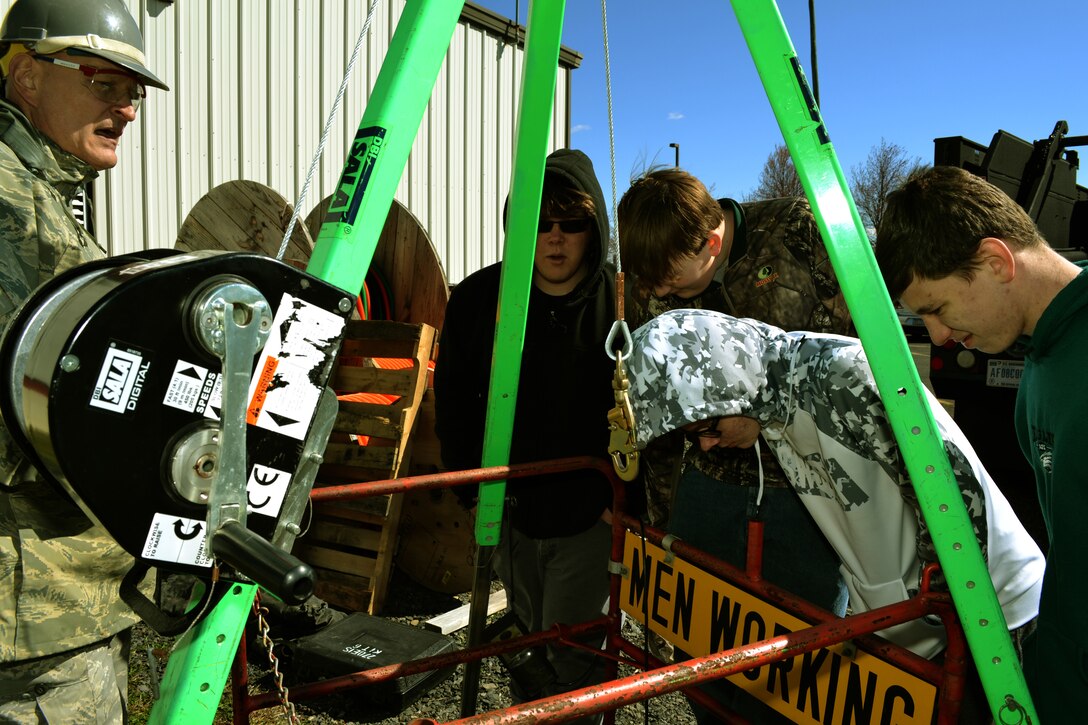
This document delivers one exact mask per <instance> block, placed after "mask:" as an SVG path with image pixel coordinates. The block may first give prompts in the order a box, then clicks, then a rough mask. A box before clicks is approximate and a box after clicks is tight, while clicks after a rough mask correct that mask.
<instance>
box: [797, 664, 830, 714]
mask: <svg viewBox="0 0 1088 725" xmlns="http://www.w3.org/2000/svg"><path fill="white" fill-rule="evenodd" d="M829 654H831V653H830V652H828V651H827V650H826V649H818V650H816V651H815V652H805V656H804V657H802V658H801V672H800V674H799V675H798V678H797V711H798V712H805V708H808V714H809V715H810V716H811V717H812V719H813V720H819V719H820V687H819V684H820V683H819V682H817V681H816V678H817V677H819V676H820V668H821V667H823V666H824V660H826V659H827V656H828V655H829ZM810 698H811V705H810V704H809V699H810Z"/></svg>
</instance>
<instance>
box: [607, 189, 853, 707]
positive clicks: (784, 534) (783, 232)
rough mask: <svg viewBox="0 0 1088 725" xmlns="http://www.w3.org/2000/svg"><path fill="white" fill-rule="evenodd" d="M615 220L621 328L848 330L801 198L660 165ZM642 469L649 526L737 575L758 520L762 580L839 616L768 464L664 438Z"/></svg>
mask: <svg viewBox="0 0 1088 725" xmlns="http://www.w3.org/2000/svg"><path fill="white" fill-rule="evenodd" d="M617 222H618V227H619V243H620V255H621V256H620V258H621V260H622V262H623V269H624V271H625V272H626V273H627V274H628V276H629V278H630V279H631V281H632V283H631V284H629V285H628V290H630V291H631V294H630V295H629V299H628V300H627V305H626V308H627V319H628V320H629V321H630V322H631V324H632V325H634V326H638V325H641V324H643V323H645V322H647V321H648V320H650V319H652V318H653V317H655V316H657V315H660V314H662V313H663V312H666V311H668V310H672V309H677V308H694V309H708V310H717V311H719V312H726V313H729V314H732V315H736V316H738V317H753V318H757V319H760V320H763V321H765V322H769V323H771V324H773V325H776V326H778V327H782V328H784V329H787V330H814V331H817V332H830V333H838V334H851V333H852V326H851V324H850V314H849V311H848V310H847V308H846V303H845V301H844V300H843V298H842V293H841V291H840V289H839V285H838V281H837V280H836V278H835V273H834V270H833V269H832V267H831V262H830V260H829V259H828V256H827V251H826V249H825V248H824V245H823V241H822V240H821V238H820V234H819V230H818V229H817V228H816V220H815V218H814V217H813V215H812V210H811V209H810V208H809V205H808V201H807V200H806V199H804V198H803V197H797V198H783V199H771V200H766V201H755V202H745V203H743V204H741V203H738V202H736V201H734V200H732V199H720V200H716V199H714V197H712V196H711V195H710V193H709V192H708V191H707V189H706V187H705V186H704V185H703V184H702V183H701V182H700V181H699V180H698V179H696V178H695V177H694V176H692V175H691V174H689V173H687V172H685V171H683V170H681V169H677V168H662V169H657V170H651V171H650V172H648V173H646V174H645V175H643V176H642V177H641V178H639V179H636V180H635V181H634V182H633V183H632V185H631V187H630V188H629V189H628V190H627V192H626V193H625V194H624V195H623V199H622V200H621V201H620V204H619V207H618V209H617ZM760 463H762V469H763V472H764V477H763V483H762V485H761V486H760V485H757V484H758V483H759V475H758V471H759V469H760ZM642 471H643V480H644V483H645V486H646V497H647V511H648V513H649V516H650V522H651V523H652V524H654V525H656V526H662V527H665V526H667V528H668V530H669V532H670V533H672V534H674V535H676V536H678V537H680V538H682V539H684V540H685V541H686V542H687V543H689V544H693V545H694V546H698V547H699V548H701V549H703V550H705V551H707V552H708V553H710V554H713V555H714V556H716V557H718V558H719V559H722V560H724V561H727V562H729V563H731V564H733V565H735V566H739V567H741V568H743V566H744V562H745V552H746V547H747V521H748V520H749V519H753V518H758V519H760V520H762V521H763V522H764V535H763V576H764V578H765V579H767V580H768V581H770V582H772V583H774V584H776V585H777V586H780V587H782V588H783V589H786V590H788V591H791V592H793V593H794V594H796V595H798V596H800V597H803V598H804V599H807V600H808V601H810V602H812V603H814V604H817V605H819V606H821V607H824V608H825V609H828V610H829V611H832V612H834V613H835V614H840V615H841V614H843V613H844V612H845V608H846V588H845V586H844V584H843V581H842V577H841V576H840V575H839V571H838V566H839V562H838V557H837V556H835V552H834V551H833V550H832V549H831V547H830V546H829V545H828V543H827V541H826V539H825V538H824V537H823V535H822V534H821V533H820V531H819V529H818V528H817V527H816V525H815V523H814V522H813V521H812V517H811V516H809V515H808V513H807V512H806V511H805V509H804V507H803V506H802V505H801V501H800V500H799V499H798V497H797V494H796V493H795V492H794V491H793V490H792V489H790V487H789V482H788V481H787V479H786V476H785V474H784V473H783V472H782V469H781V467H780V466H779V465H778V463H777V462H776V461H775V459H774V457H773V456H771V455H769V454H765V455H764V456H763V458H762V461H760V460H759V457H758V456H757V455H756V454H755V453H754V452H753V451H752V450H739V449H736V448H713V449H711V450H707V451H701V450H699V449H698V448H688V450H687V451H686V452H685V444H684V440H683V438H682V437H681V436H679V435H672V436H665V437H663V438H662V439H660V440H658V441H655V443H654V444H653V445H652V446H651V447H650V448H649V449H648V450H646V451H644V452H643V455H642ZM679 654H681V655H682V654H683V653H679ZM714 689H723V690H727V689H729V688H728V686H727V684H726V685H722V686H720V687H715V688H714ZM732 698H736V699H737V700H739V702H738V701H734V702H732V703H731V706H732V707H734V708H735V709H743V704H742V702H743V700H744V697H743V696H740V695H738V694H736V693H734V694H733V695H732V696H730V695H726V694H724V693H722V694H721V695H720V696H719V699H721V700H723V701H727V702H728V701H730V699H732ZM696 710H697V711H698V708H696ZM752 714H753V716H757V717H763V716H764V714H765V713H763V712H758V711H757V712H755V713H752Z"/></svg>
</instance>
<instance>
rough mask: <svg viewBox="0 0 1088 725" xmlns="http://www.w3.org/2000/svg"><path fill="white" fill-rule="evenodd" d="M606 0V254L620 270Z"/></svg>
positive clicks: (603, 4)
mask: <svg viewBox="0 0 1088 725" xmlns="http://www.w3.org/2000/svg"><path fill="white" fill-rule="evenodd" d="M606 6H607V0H601V29H602V32H603V35H604V88H605V96H606V97H607V99H608V162H609V171H610V173H611V178H612V222H613V223H612V224H611V225H610V226H609V234H608V256H609V257H610V258H611V259H612V261H613V262H615V264H616V272H617V273H619V272H622V271H623V267H622V265H621V264H620V252H619V237H618V231H617V227H618V226H619V219H618V218H617V217H616V137H615V131H614V129H613V123H612V68H611V64H610V63H609V58H608V8H607V7H606Z"/></svg>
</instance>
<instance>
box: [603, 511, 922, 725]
mask: <svg viewBox="0 0 1088 725" xmlns="http://www.w3.org/2000/svg"><path fill="white" fill-rule="evenodd" d="M643 547H645V554H646V556H645V558H643V555H642V552H643ZM623 560H624V564H625V565H626V566H627V568H628V570H629V574H628V576H626V577H624V579H623V583H622V585H621V588H620V606H621V607H622V608H623V610H624V611H625V612H627V613H628V614H629V615H631V616H632V617H635V618H636V619H637V620H638V621H639V622H642V621H646V620H648V621H649V626H650V629H651V630H652V631H654V632H656V633H657V634H659V635H661V636H662V637H664V638H665V639H667V640H668V641H669V642H672V643H673V644H674V645H676V646H677V647H679V648H680V649H682V650H684V651H685V652H687V653H689V654H690V655H692V656H695V657H701V656H704V655H708V654H711V653H712V652H721V651H722V650H727V649H732V648H733V647H739V646H741V645H744V644H749V643H751V642H757V641H759V640H763V639H768V638H770V637H777V636H779V635H783V634H788V633H790V632H794V631H797V630H799V629H804V628H806V627H807V626H808V624H807V623H805V622H803V621H802V620H800V619H798V618H796V617H794V616H792V615H790V614H787V613H786V612H783V611H782V610H780V609H778V608H777V607H774V606H772V605H770V604H768V603H767V602H764V601H763V600H761V599H758V598H756V597H754V596H752V595H751V594H749V593H747V592H745V591H743V590H741V589H738V588H736V587H734V586H733V585H731V584H729V583H727V582H723V581H721V580H720V579H718V578H716V577H714V576H712V575H710V574H708V573H706V572H705V571H703V570H702V569H699V568H698V567H696V566H694V565H693V564H690V563H688V562H686V561H681V560H680V559H673V560H672V561H671V562H670V563H668V564H666V563H665V551H664V550H663V549H661V548H660V547H657V546H654V545H653V544H651V543H649V542H643V541H642V539H640V538H639V537H638V536H636V535H635V534H634V533H632V532H630V531H629V532H627V540H626V543H625V545H624V554H623ZM727 679H729V680H730V681H731V682H733V683H735V684H736V685H738V686H740V687H743V688H744V689H745V690H747V691H748V692H749V693H750V694H751V695H753V696H754V697H757V698H759V699H760V700H762V701H763V702H765V703H766V704H767V705H769V706H770V707H773V708H774V709H775V710H777V711H778V712H780V713H782V714H783V715H784V716H786V717H788V718H790V719H791V720H792V721H794V722H798V723H811V724H812V725H825V723H857V724H858V725H865V724H866V723H872V724H873V725H876V724H877V723H880V724H883V723H896V724H897V725H908V724H910V723H920V724H921V723H924V724H925V725H929V724H930V723H932V722H933V716H934V713H935V711H936V708H937V687H936V686H935V685H933V684H932V683H929V682H926V681H925V680H922V679H920V678H918V677H917V676H915V675H913V674H911V673H909V672H904V671H903V670H901V669H899V668H898V667H895V666H894V665H892V664H891V663H889V662H886V661H884V660H882V659H879V658H878V657H876V656H874V655H871V654H868V653H866V652H861V651H860V650H859V651H856V652H854V653H853V654H852V655H846V654H844V653H843V647H842V646H841V645H839V646H836V647H832V648H830V649H821V650H815V651H813V652H808V653H806V654H803V655H798V656H797V657H794V658H793V659H790V660H784V661H782V662H775V663H773V664H770V665H763V666H761V667H757V668H755V669H752V670H748V671H746V672H741V673H739V674H736V675H732V676H730V677H728V678H727Z"/></svg>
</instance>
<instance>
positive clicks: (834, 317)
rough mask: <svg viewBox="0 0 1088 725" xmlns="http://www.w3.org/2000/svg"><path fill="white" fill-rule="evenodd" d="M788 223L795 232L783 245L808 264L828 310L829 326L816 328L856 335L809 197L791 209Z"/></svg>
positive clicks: (800, 200) (826, 322)
mask: <svg viewBox="0 0 1088 725" xmlns="http://www.w3.org/2000/svg"><path fill="white" fill-rule="evenodd" d="M789 226H790V230H791V232H792V233H790V234H788V235H786V239H785V241H784V244H785V245H786V247H787V248H788V249H789V250H790V252H791V253H792V254H793V256H794V257H796V258H797V259H798V260H800V261H801V262H802V263H805V264H807V265H808V268H809V273H810V274H811V276H812V284H813V286H814V287H815V288H816V294H817V295H819V298H820V301H821V302H822V303H823V306H824V309H825V311H826V313H827V317H826V319H825V320H824V322H825V324H826V328H825V329H820V330H815V329H814V330H813V331H814V332H830V333H834V334H836V335H851V336H853V335H855V334H856V333H855V331H854V324H853V322H852V321H851V319H850V310H849V309H848V308H847V307H846V300H845V299H844V298H843V296H842V288H841V287H840V286H839V279H838V277H836V276H835V269H834V268H833V267H832V266H831V258H830V257H829V256H828V254H827V247H826V246H825V245H824V241H823V238H822V237H821V236H820V230H819V227H817V226H816V217H815V216H814V215H813V213H812V207H810V206H809V203H808V200H807V199H805V198H803V197H802V198H799V199H798V200H797V204H795V205H794V206H793V208H792V209H791V210H790V221H789Z"/></svg>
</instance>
